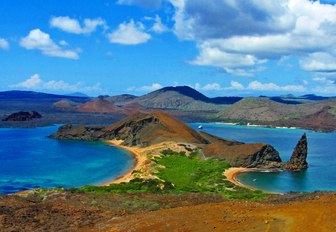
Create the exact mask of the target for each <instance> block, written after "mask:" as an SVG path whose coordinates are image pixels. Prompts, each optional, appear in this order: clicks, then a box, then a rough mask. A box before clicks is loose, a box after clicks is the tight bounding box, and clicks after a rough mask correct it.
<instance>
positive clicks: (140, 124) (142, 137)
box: [51, 111, 209, 146]
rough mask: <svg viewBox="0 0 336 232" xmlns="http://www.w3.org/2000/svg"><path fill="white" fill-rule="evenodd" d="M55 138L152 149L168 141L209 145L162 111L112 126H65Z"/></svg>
mask: <svg viewBox="0 0 336 232" xmlns="http://www.w3.org/2000/svg"><path fill="white" fill-rule="evenodd" d="M51 137H53V138H58V139H76V140H88V141H96V140H109V139H121V140H124V143H123V145H126V146H149V145H152V144H157V143H161V142H165V141H172V142H186V143H196V144H207V143H209V142H208V141H207V140H206V139H205V138H204V137H202V136H201V135H200V134H199V133H198V132H197V131H195V130H193V129H191V128H190V127H189V126H187V125H186V124H184V123H183V122H181V121H179V120H177V119H175V118H172V117H170V116H169V115H168V114H166V113H163V112H161V111H155V112H152V113H150V114H144V113H137V114H133V115H131V116H129V117H127V118H126V119H124V120H121V121H119V122H117V123H116V124H113V125H111V126H106V127H94V126H73V125H66V126H62V127H61V128H60V129H59V130H58V131H57V133H55V134H53V135H52V136H51Z"/></svg>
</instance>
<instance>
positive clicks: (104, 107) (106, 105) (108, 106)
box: [77, 98, 125, 114]
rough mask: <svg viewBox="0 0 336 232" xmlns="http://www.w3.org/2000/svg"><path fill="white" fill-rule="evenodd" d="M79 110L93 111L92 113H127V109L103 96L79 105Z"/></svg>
mask: <svg viewBox="0 0 336 232" xmlns="http://www.w3.org/2000/svg"><path fill="white" fill-rule="evenodd" d="M77 110H78V111H80V112H91V113H111V114H112V113H116V114H125V111H124V110H123V109H122V108H120V107H118V106H116V105H115V104H114V103H112V102H110V101H107V100H105V99H102V98H98V99H93V100H91V101H88V102H86V103H83V104H81V105H78V106H77Z"/></svg>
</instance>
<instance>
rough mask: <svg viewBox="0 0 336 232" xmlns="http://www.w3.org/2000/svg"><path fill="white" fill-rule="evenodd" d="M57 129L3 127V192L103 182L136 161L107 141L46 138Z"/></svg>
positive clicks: (0, 157) (0, 140)
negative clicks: (105, 142) (109, 144)
mask: <svg viewBox="0 0 336 232" xmlns="http://www.w3.org/2000/svg"><path fill="white" fill-rule="evenodd" d="M57 128H58V127H57V126H52V127H41V128H33V129H7V128H6V129H0V193H13V192H18V191H22V190H27V189H32V188H37V187H43V188H52V187H60V186H63V187H80V186H83V185H86V184H100V183H104V182H106V181H108V180H111V179H113V178H116V177H118V176H120V175H121V174H123V173H124V172H126V171H127V170H128V169H129V168H130V167H131V166H132V165H133V164H134V158H133V156H132V155H131V154H129V153H128V152H126V151H124V150H121V149H118V148H115V147H111V146H108V145H107V144H104V143H89V142H80V141H59V140H55V139H50V138H47V137H46V136H48V135H50V134H52V133H54V132H55V131H56V130H57Z"/></svg>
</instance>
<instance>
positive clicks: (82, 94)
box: [67, 92, 90, 98]
mask: <svg viewBox="0 0 336 232" xmlns="http://www.w3.org/2000/svg"><path fill="white" fill-rule="evenodd" d="M67 96H70V97H86V98H89V97H90V96H88V95H86V94H85V93H81V92H75V93H70V94H67Z"/></svg>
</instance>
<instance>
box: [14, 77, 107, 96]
mask: <svg viewBox="0 0 336 232" xmlns="http://www.w3.org/2000/svg"><path fill="white" fill-rule="evenodd" d="M10 87H11V88H22V89H31V90H48V91H60V92H77V91H81V92H89V93H92V92H96V93H99V92H101V91H102V89H101V86H100V83H96V84H95V85H91V86H84V85H83V84H82V83H80V82H77V83H75V84H70V83H67V82H65V81H63V80H58V81H55V80H51V81H44V80H42V79H41V77H40V75H39V74H34V75H32V76H31V77H30V78H28V79H27V80H24V81H22V82H20V83H17V84H15V85H11V86H10Z"/></svg>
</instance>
